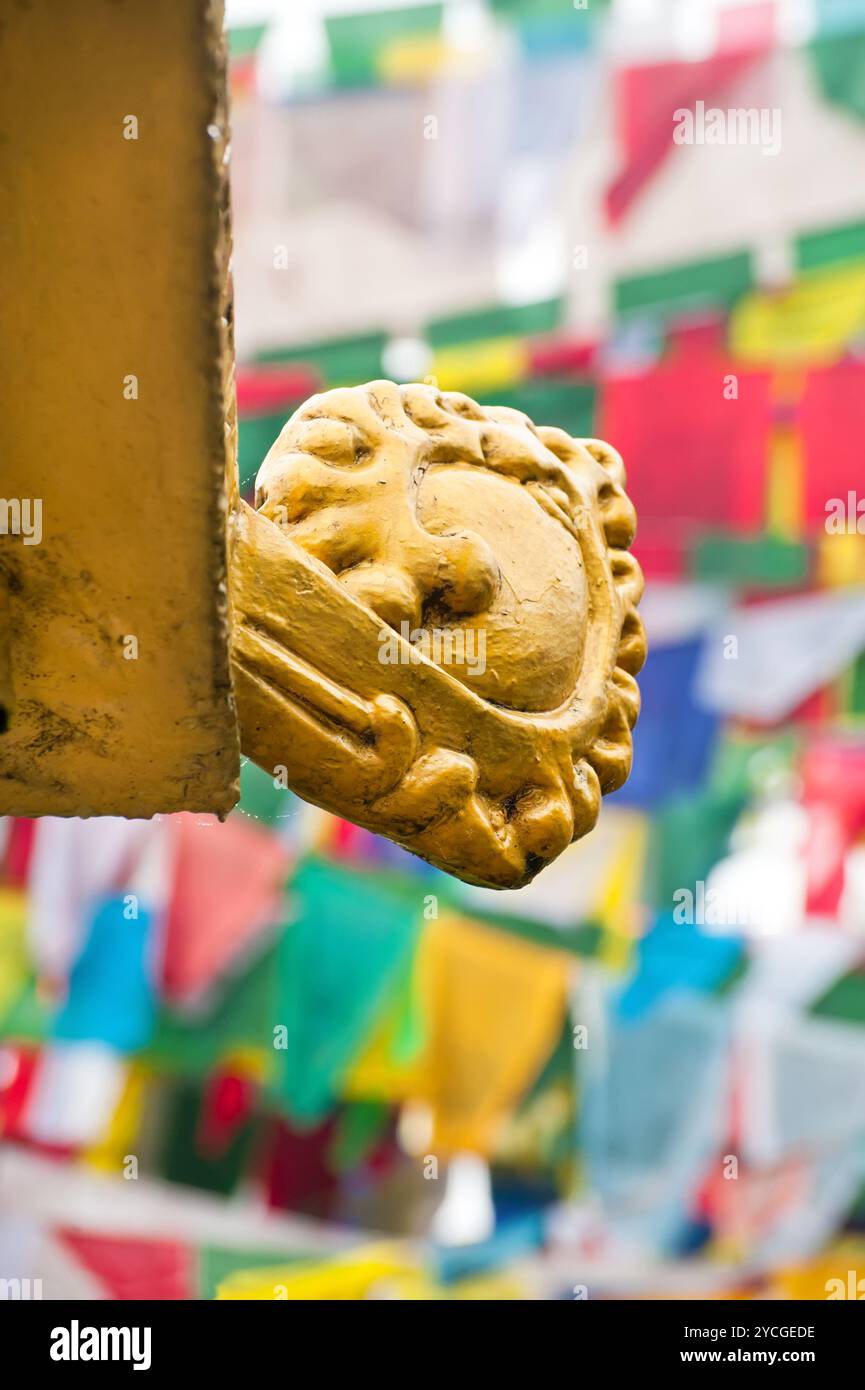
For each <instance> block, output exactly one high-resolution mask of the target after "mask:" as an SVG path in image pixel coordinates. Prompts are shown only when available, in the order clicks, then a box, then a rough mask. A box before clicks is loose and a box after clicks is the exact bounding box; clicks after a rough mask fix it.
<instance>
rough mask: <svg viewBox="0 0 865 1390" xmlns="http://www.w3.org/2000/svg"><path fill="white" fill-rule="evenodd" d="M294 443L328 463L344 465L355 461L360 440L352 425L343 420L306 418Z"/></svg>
mask: <svg viewBox="0 0 865 1390" xmlns="http://www.w3.org/2000/svg"><path fill="white" fill-rule="evenodd" d="M295 445H296V447H297V448H298V449H302V450H303V451H304V452H305V453H307V454H316V455H317V456H318V457H319V458H322V459H326V460H327V462H328V463H336V464H341V465H343V466H344V467H345V466H348V465H350V464H353V463H355V462H357V459H358V454H359V453H361V452H362V441H361V439H360V438H359V436H358V432H357V430H356V429H354V427H353V426H352V425H348V424H346V423H345V421H344V420H327V419H319V420H308V421H306V422H305V423H304V424H302V425H301V427H300V429H298V431H297V434H296V438H295Z"/></svg>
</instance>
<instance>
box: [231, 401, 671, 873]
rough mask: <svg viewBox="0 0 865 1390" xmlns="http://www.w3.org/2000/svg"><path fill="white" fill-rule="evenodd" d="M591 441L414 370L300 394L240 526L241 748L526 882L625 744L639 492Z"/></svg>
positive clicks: (460, 863) (342, 803) (578, 824)
mask: <svg viewBox="0 0 865 1390" xmlns="http://www.w3.org/2000/svg"><path fill="white" fill-rule="evenodd" d="M623 483H624V470H623V467H622V461H621V459H620V458H619V456H618V454H617V453H616V452H615V450H613V449H611V448H610V447H609V446H608V445H606V444H603V443H600V442H599V441H597V440H576V439H572V438H571V437H570V436H569V435H567V434H565V433H564V432H563V431H562V430H558V429H553V428H545V427H536V426H535V425H534V424H533V423H532V422H531V420H529V419H528V417H527V416H525V415H522V414H521V413H520V412H518V411H515V410H510V409H506V408H495V407H488V406H480V405H477V404H476V403H475V402H474V401H472V400H470V399H469V398H468V397H467V396H464V395H460V394H457V393H455V392H441V391H438V390H437V389H436V388H435V387H432V386H429V385H419V384H415V385H408V386H396V385H394V384H393V383H391V382H388V381H375V382H371V383H369V384H368V385H366V386H359V387H352V388H340V389H336V390H332V391H327V392H324V393H323V394H321V395H317V396H313V397H312V398H311V399H310V400H309V401H307V402H306V403H305V404H304V405H303V406H302V407H301V408H300V409H299V410H297V411H296V412H295V414H294V415H293V416H292V417H291V419H290V420H289V421H288V423H287V424H286V425H285V427H284V429H283V431H282V433H281V434H280V436H279V438H278V439H277V441H276V442H275V444H274V445H273V448H272V449H271V450H270V453H269V454H268V456H267V458H266V459H265V461H264V463H263V464H262V466H261V469H260V471H259V474H258V479H257V486H256V499H255V510H253V509H252V508H250V507H249V506H248V505H247V504H246V503H243V502H241V503H239V505H238V506H237V507H236V508H235V510H234V514H233V534H232V537H231V552H232V553H231V575H232V584H231V591H232V592H231V602H232V610H233V611H232V631H233V652H232V660H233V669H234V682H235V693H236V700H237V708H238V717H239V722H240V729H241V743H242V747H243V751H244V752H245V753H246V754H248V755H249V757H251V758H252V759H253V760H254V761H255V762H256V763H258V764H259V765H260V766H261V767H263V768H265V769H267V770H268V771H269V772H271V773H272V774H274V775H279V773H280V770H281V769H285V773H284V776H285V778H286V780H287V784H288V785H289V786H290V787H292V788H293V789H294V790H295V791H296V792H297V793H298V794H299V795H301V796H303V797H305V798H306V799H307V800H309V801H312V802H315V803H316V804H318V805H320V806H323V807H325V808H326V809H327V810H329V811H333V812H336V813H337V814H339V815H342V816H345V817H347V818H349V819H351V820H353V821H355V822H357V823H358V824H359V825H363V826H366V827H368V828H370V829H372V830H376V831H378V832H380V833H382V834H385V835H388V836H389V837H390V838H392V839H394V840H396V841H398V842H399V843H400V844H402V845H405V846H406V847H407V848H408V849H411V850H413V851H414V852H415V853H416V854H419V855H421V856H422V857H423V858H424V859H427V860H429V861H430V862H431V863H433V864H436V865H438V866H439V867H441V868H443V869H446V870H448V871H449V872H450V873H453V874H456V875H457V876H458V877H460V878H463V879H465V880H467V881H469V882H473V883H479V884H484V885H488V886H491V887H496V888H514V887H519V886H520V885H521V884H524V883H526V882H528V881H529V880H530V879H531V878H532V877H533V876H534V875H535V874H536V873H537V872H538V871H539V870H540V869H541V868H543V866H544V865H545V864H547V863H549V862H550V861H551V860H552V859H554V858H555V856H556V855H558V854H559V853H560V852H561V851H562V850H563V849H564V848H565V847H566V846H567V845H568V844H570V842H571V841H572V840H574V839H576V838H578V837H579V836H581V835H584V834H585V833H586V832H587V831H588V830H591V828H592V826H593V825H594V824H595V821H596V820H597V817H598V812H599V807H600V799H601V795H602V793H605V792H609V791H612V790H614V789H615V788H616V787H619V786H621V784H622V782H624V780H625V778H626V777H627V775H628V772H629V770H630V764H631V729H632V727H633V725H634V723H635V721H636V718H637V713H638V710H639V691H638V688H637V683H636V681H635V679H634V677H635V675H636V673H637V671H639V669H640V667H641V665H642V663H643V660H644V658H645V638H644V635H643V629H642V625H641V623H640V620H639V618H638V616H637V613H636V604H637V602H638V601H639V598H640V594H641V591H642V575H641V573H640V569H639V566H638V565H637V563H636V561H635V560H634V559H633V558H632V557H631V556H630V555H629V554H628V546H629V545H630V543H631V540H632V539H633V534H634V526H635V514H634V509H633V507H632V505H631V503H630V502H629V501H628V499H627V497H626V495H625V493H624V490H623Z"/></svg>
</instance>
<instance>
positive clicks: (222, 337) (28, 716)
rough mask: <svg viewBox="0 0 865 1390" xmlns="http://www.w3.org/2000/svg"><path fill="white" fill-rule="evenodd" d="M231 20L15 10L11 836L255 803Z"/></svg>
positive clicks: (3, 528) (1, 466) (178, 11)
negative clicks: (238, 646) (229, 508)
mask: <svg viewBox="0 0 865 1390" xmlns="http://www.w3.org/2000/svg"><path fill="white" fill-rule="evenodd" d="M221 9H222V7H221V4H216V3H210V0H182V3H179V0H147V3H146V4H142V3H141V0H63V3H62V4H58V3H56V0H28V3H27V4H26V5H24V4H18V3H12V0H0V46H2V52H3V74H4V78H3V83H2V84H0V187H2V188H3V190H4V213H3V218H2V222H0V303H2V305H3V314H2V345H3V347H2V371H0V567H2V577H3V585H0V587H3V586H4V585H5V588H6V590H7V591H8V596H9V605H8V607H9V613H8V623H7V631H8V633H9V635H10V637H11V643H10V646H11V681H12V687H13V689H14V692H15V701H14V708H13V712H12V717H11V720H10V723H9V728H8V731H7V732H6V733H5V734H3V735H2V736H0V812H2V813H13V814H20V815H41V814H46V813H49V814H59V815H73V814H74V815H101V814H122V815H128V816H149V815H152V814H154V813H155V812H160V811H172V810H178V809H190V810H202V811H203V810H208V811H216V812H224V811H226V810H228V808H229V807H230V806H231V805H233V803H234V802H235V800H236V798H237V777H238V771H239V752H238V739H237V730H236V721H235V714H234V705H233V698H232V693H231V682H230V671H229V659H228V648H229V643H228V614H227V602H228V599H227V563H226V488H225V477H226V470H229V471H230V470H231V469H232V468H233V464H234V456H233V448H234V443H233V441H234V432H233V367H232V344H231V327H230V301H229V297H228V275H227V270H228V256H229V238H230V226H229V200H228V184H227V164H226V157H225V155H226V146H227V127H226V121H227V117H226V107H225V90H226V87H225V51H224V40H223V35H222V14H221ZM2 626H3V625H2V620H0V631H2ZM0 666H2V657H0ZM0 675H2V671H0Z"/></svg>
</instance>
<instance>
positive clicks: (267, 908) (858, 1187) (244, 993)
mask: <svg viewBox="0 0 865 1390" xmlns="http://www.w3.org/2000/svg"><path fill="white" fill-rule="evenodd" d="M227 21H228V25H229V40H230V54H231V59H230V62H231V87H232V103H233V116H232V122H233V146H232V155H231V172H232V193H233V202H234V219H235V251H234V284H235V331H236V342H237V351H238V372H237V390H238V408H239V436H240V443H239V451H240V472H241V479H242V483H243V486H244V488H245V489H246V493H247V495H248V496H249V495H251V487H252V484H253V482H254V477H255V473H256V471H257V468H258V466H259V464H260V462H261V460H262V459H263V457H264V455H265V453H266V452H267V450H268V448H269V447H270V444H271V443H272V441H273V439H274V438H275V436H276V434H277V433H278V431H279V429H280V428H281V426H282V424H283V422H284V420H285V419H286V418H287V416H288V415H289V414H290V413H291V412H292V410H293V409H294V408H295V407H296V406H297V405H298V404H299V403H300V402H301V401H303V400H304V399H305V398H306V397H307V396H308V395H310V394H311V393H313V392H314V391H316V390H319V389H322V388H326V387H329V386H334V385H340V384H357V383H358V382H363V381H366V380H370V379H373V378H376V377H381V376H386V377H392V378H394V379H396V380H401V381H408V380H414V379H419V380H422V379H424V378H426V377H429V378H430V379H434V380H436V381H437V382H438V384H439V385H440V386H441V387H442V388H444V389H456V390H460V391H464V392H467V393H468V394H470V395H472V396H474V397H475V398H476V399H478V400H480V401H482V402H488V403H494V404H499V405H509V406H514V407H516V408H517V409H520V410H523V411H525V412H526V413H527V414H529V415H530V416H531V417H532V418H533V419H534V420H535V421H537V422H538V423H542V424H550V425H558V426H561V427H563V428H565V429H566V430H568V431H569V432H570V433H572V434H574V435H578V436H595V435H596V436H599V437H601V438H606V439H608V440H610V441H611V442H612V443H613V444H614V445H615V446H616V447H617V448H618V449H619V450H620V451H621V453H622V454H623V456H624V459H625V464H626V467H627V470H628V480H629V491H630V494H631V496H632V497H633V499H634V501H635V503H636V506H637V510H638V515H639V518H640V520H639V532H638V536H637V541H636V544H635V547H634V549H635V553H636V555H637V557H638V558H639V560H640V562H641V563H642V566H643V568H644V570H645V573H646V578H647V591H646V598H645V601H644V606H643V610H642V611H643V614H644V617H645V622H646V626H647V629H648V633H649V640H650V656H649V660H648V663H647V666H646V668H645V671H644V673H643V676H642V677H641V681H640V683H641V686H642V691H643V714H642V716H641V719H640V723H639V725H638V728H637V731H636V737H635V753H634V768H633V773H632V776H631V779H630V781H629V782H628V783H627V784H626V786H625V787H624V788H623V789H622V790H621V791H620V792H618V793H616V794H615V795H613V796H611V797H610V798H608V799H607V800H606V801H605V804H604V807H603V811H602V815H601V819H600V822H599V825H598V827H597V829H596V830H595V831H593V832H592V833H591V834H590V835H589V836H588V837H587V838H586V839H585V840H584V841H582V842H580V843H578V844H577V845H574V846H572V847H571V849H570V850H569V851H568V852H566V853H565V854H564V855H563V856H562V857H561V859H560V860H558V861H557V862H556V863H555V864H553V865H552V866H551V867H549V868H548V869H547V870H545V872H544V873H543V874H542V875H541V876H540V877H539V879H538V880H537V881H536V882H535V883H534V884H532V885H530V886H529V887H528V888H526V889H522V890H519V891H517V892H505V893H493V892H489V891H486V890H481V889H473V888H469V887H466V886H465V885H463V884H461V883H459V882H457V881H455V880H452V879H449V878H447V877H446V876H445V875H443V874H441V873H439V872H437V871H436V870H433V869H430V868H429V867H427V866H426V865H424V864H423V863H421V862H420V861H419V860H416V859H414V858H413V857H411V856H410V855H408V854H406V853H405V852H403V851H401V850H399V849H398V848H396V847H395V846H393V845H391V844H389V843H388V842H385V841H383V840H380V839H378V838H376V837H375V836H373V835H371V834H369V833H367V832H365V831H362V830H359V829H357V828H355V827H353V826H352V825H350V824H348V823H346V822H343V821H340V820H337V819H335V818H333V817H330V816H328V815H326V814H324V813H322V812H320V811H318V810H316V809H314V808H311V807H309V806H306V805H304V804H302V803H300V802H299V801H298V800H297V799H296V798H294V797H293V796H292V795H291V793H290V792H289V791H287V790H285V789H284V788H283V787H282V786H280V785H279V784H278V779H277V782H276V783H275V782H274V780H273V779H272V778H271V777H270V776H268V775H267V774H265V773H263V772H261V771H259V770H258V769H257V768H255V767H254V766H252V765H251V764H247V765H246V766H245V767H244V768H243V773H242V792H243V794H242V800H241V802H240V805H239V806H238V808H237V809H236V810H235V811H234V812H233V813H232V815H231V816H230V817H229V818H228V820H227V821H226V822H225V823H224V824H219V823H218V822H217V821H216V820H215V819H212V818H209V817H194V816H188V815H183V816H173V817H164V818H161V819H159V818H157V820H155V821H153V822H124V821H116V820H110V819H103V820H95V821H62V820H52V819H44V820H41V821H26V820H8V819H7V820H5V821H0V1136H2V1149H0V1281H4V1282H2V1283H0V1289H2V1291H3V1293H4V1294H5V1296H6V1297H44V1298H62V1297H74V1298H159V1299H163V1298H214V1297H222V1298H267V1299H272V1298H310V1297H316V1298H325V1299H336V1298H340V1299H342V1298H367V1297H372V1298H391V1299H449V1298H464V1299H469V1298H475V1299H477V1298H483V1299H527V1298H531V1299H537V1298H543V1299H574V1298H576V1299H583V1298H589V1299H594V1298H640V1299H648V1298H659V1297H689V1298H809V1297H811V1298H827V1297H831V1298H862V1297H865V840H863V835H865V470H863V466H862V458H863V438H865V179H863V171H865V0H746V2H745V3H733V2H732V0H728V2H727V3H721V0H718V2H717V3H715V0H681V3H679V0H621V2H620V3H617V2H616V0H607V2H606V3H605V2H604V0H588V3H585V4H583V3H578V0H441V3H421V4H409V3H405V0H403V2H402V3H399V4H396V5H392V4H385V3H384V0H362V2H361V3H350V0H283V3H270V4H267V3H263V0H262V2H256V0H249V2H248V3H243V2H242V0H229V3H228V6H227Z"/></svg>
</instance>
